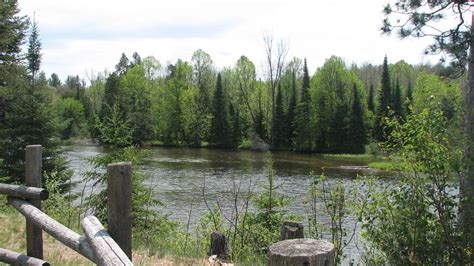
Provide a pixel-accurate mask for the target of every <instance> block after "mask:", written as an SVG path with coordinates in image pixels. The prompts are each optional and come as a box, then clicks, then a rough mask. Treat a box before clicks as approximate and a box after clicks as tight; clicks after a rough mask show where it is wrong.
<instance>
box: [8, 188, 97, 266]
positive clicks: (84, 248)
mask: <svg viewBox="0 0 474 266" xmlns="http://www.w3.org/2000/svg"><path fill="white" fill-rule="evenodd" d="M7 200H8V203H10V204H11V205H12V206H13V207H15V209H16V210H17V211H19V212H20V213H21V214H23V216H25V218H26V220H27V221H30V222H31V223H32V224H34V225H35V226H38V227H39V228H40V229H43V230H44V231H46V232H47V233H48V234H50V235H51V236H52V237H54V238H56V239H57V240H59V241H60V242H61V243H63V244H64V245H66V246H68V247H69V248H71V249H73V250H74V251H76V252H77V253H79V254H81V255H83V256H84V257H86V258H88V259H89V260H91V261H93V262H95V256H94V252H93V251H92V248H91V246H90V245H89V242H87V239H86V238H85V237H83V236H81V235H79V234H78V233H76V232H74V231H72V230H71V229H69V228H67V227H66V226H64V225H62V224H60V223H59V222H57V221H56V220H54V219H53V218H51V217H49V216H48V215H46V214H45V213H44V212H42V211H40V210H39V209H37V208H36V207H35V206H33V205H32V204H31V203H29V202H27V201H25V200H22V199H18V198H12V197H8V198H7Z"/></svg>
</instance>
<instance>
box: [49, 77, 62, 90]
mask: <svg viewBox="0 0 474 266" xmlns="http://www.w3.org/2000/svg"><path fill="white" fill-rule="evenodd" d="M48 85H49V86H51V87H55V88H59V86H61V80H60V79H59V76H58V74H56V73H53V74H51V77H50V78H49V79H48Z"/></svg>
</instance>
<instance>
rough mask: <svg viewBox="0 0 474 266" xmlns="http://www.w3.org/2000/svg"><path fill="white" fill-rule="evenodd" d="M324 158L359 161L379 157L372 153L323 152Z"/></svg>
mask: <svg viewBox="0 0 474 266" xmlns="http://www.w3.org/2000/svg"><path fill="white" fill-rule="evenodd" d="M322 156H323V157H324V158H329V159H350V160H360V161H373V160H377V159H380V157H377V156H374V155H372V154H366V153H364V154H346V153H343V154H323V155H322Z"/></svg>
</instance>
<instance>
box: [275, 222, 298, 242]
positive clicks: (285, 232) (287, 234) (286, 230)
mask: <svg viewBox="0 0 474 266" xmlns="http://www.w3.org/2000/svg"><path fill="white" fill-rule="evenodd" d="M303 228H304V227H303V223H300V222H293V221H284V222H283V224H282V225H281V229H280V241H282V240H287V239H296V238H304V233H303Z"/></svg>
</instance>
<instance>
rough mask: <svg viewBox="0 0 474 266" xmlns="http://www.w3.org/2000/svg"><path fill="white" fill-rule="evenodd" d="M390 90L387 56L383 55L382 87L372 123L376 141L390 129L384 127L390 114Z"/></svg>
mask: <svg viewBox="0 0 474 266" xmlns="http://www.w3.org/2000/svg"><path fill="white" fill-rule="evenodd" d="M391 92H392V88H391V86H390V74H389V70H388V63H387V56H385V57H384V59H383V67H382V89H381V91H380V97H379V105H378V108H377V116H376V118H375V125H374V138H375V139H376V140H378V141H384V140H385V138H386V137H387V136H388V134H389V133H390V129H389V128H387V127H386V125H385V122H384V119H385V118H386V117H389V116H390V109H391V106H390V105H391V103H392V95H391Z"/></svg>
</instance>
